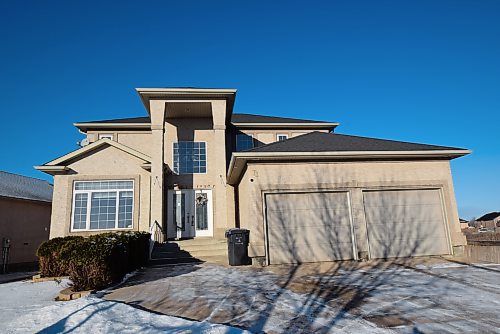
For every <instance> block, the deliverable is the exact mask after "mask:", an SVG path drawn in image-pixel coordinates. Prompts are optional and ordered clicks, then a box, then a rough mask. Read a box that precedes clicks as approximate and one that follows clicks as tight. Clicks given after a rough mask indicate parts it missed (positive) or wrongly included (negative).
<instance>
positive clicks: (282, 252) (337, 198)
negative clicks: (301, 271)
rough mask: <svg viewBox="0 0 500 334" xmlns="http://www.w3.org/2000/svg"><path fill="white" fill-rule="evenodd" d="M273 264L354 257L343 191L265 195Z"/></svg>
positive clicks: (270, 255) (269, 246)
mask: <svg viewBox="0 0 500 334" xmlns="http://www.w3.org/2000/svg"><path fill="white" fill-rule="evenodd" d="M266 215H267V229H268V231H267V232H268V249H269V259H270V262H271V263H272V264H279V263H300V262H315V261H333V260H344V259H352V258H353V250H352V231H351V221H350V211H349V204H348V198H347V193H346V192H340V193H339V192H335V193H328V192H318V193H287V194H268V195H266Z"/></svg>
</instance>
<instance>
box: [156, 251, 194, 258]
mask: <svg viewBox="0 0 500 334" xmlns="http://www.w3.org/2000/svg"><path fill="white" fill-rule="evenodd" d="M175 257H179V258H181V257H182V258H186V257H193V256H192V255H191V254H190V253H189V252H186V251H177V252H168V251H167V252H162V251H153V253H152V254H151V258H153V259H165V258H175Z"/></svg>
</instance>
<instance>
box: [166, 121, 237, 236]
mask: <svg viewBox="0 0 500 334" xmlns="http://www.w3.org/2000/svg"><path fill="white" fill-rule="evenodd" d="M178 141H199V142H205V143H206V154H207V157H206V158H207V172H206V173H201V174H181V175H177V174H174V173H170V174H168V175H167V176H166V179H167V181H166V183H167V188H168V189H174V188H179V189H207V190H212V199H213V209H214V217H213V222H214V236H215V237H216V238H223V237H224V231H225V230H226V229H227V228H228V227H234V224H235V222H234V214H232V213H233V212H234V200H233V197H232V190H231V189H230V188H231V187H230V186H229V185H227V184H226V182H225V173H226V170H223V171H221V170H218V169H217V163H218V160H220V159H225V154H226V140H225V138H224V139H223V140H219V139H217V138H216V130H214V129H213V122H212V118H189V119H188V118H185V119H173V120H168V121H167V122H166V123H165V149H164V159H165V163H166V164H167V165H168V166H170V167H171V168H172V166H173V162H174V161H173V143H175V142H178ZM219 193H226V196H219V195H221V194H219ZM223 198H227V200H223ZM167 205H168V203H167ZM167 210H168V208H167Z"/></svg>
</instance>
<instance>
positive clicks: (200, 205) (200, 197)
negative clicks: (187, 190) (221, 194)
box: [194, 190, 213, 237]
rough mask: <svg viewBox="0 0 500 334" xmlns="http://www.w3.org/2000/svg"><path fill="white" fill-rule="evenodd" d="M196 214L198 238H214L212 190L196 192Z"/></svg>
mask: <svg viewBox="0 0 500 334" xmlns="http://www.w3.org/2000/svg"><path fill="white" fill-rule="evenodd" d="M194 212H195V213H196V215H195V225H196V226H195V227H196V232H195V233H196V236H198V237H211V236H213V224H212V217H213V214H212V190H195V191H194Z"/></svg>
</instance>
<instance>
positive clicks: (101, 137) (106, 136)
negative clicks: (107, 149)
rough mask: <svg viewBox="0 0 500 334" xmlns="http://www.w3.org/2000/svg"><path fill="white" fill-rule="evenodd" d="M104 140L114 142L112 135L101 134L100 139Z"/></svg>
mask: <svg viewBox="0 0 500 334" xmlns="http://www.w3.org/2000/svg"><path fill="white" fill-rule="evenodd" d="M104 138H106V139H111V140H113V135H112V134H111V133H100V134H99V139H104Z"/></svg>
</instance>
